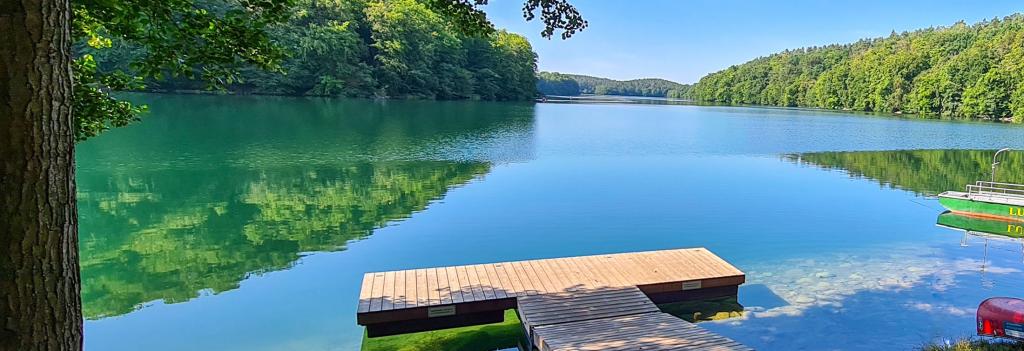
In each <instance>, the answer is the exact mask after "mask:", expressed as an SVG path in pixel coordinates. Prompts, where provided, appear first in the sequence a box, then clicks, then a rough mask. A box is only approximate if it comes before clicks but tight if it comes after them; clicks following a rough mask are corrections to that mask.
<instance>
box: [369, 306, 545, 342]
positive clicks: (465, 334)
mask: <svg viewBox="0 0 1024 351" xmlns="http://www.w3.org/2000/svg"><path fill="white" fill-rule="evenodd" d="M524 339H525V335H523V327H522V326H521V325H520V322H519V317H518V316H517V315H516V311H515V310H506V311H505V321H503V322H501V323H494V324H485V325H479V326H471V327H461V328H452V329H445V330H437V331H428V332H421V333H412V334H404V335H395V336H384V337H378V338H372V339H371V338H363V345H362V350H363V351H420V350H422V351H428V350H429V351H433V350H498V349H503V348H515V347H516V346H517V344H518V343H519V342H520V341H521V340H524Z"/></svg>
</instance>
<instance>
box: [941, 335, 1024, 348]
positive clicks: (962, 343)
mask: <svg viewBox="0 0 1024 351" xmlns="http://www.w3.org/2000/svg"><path fill="white" fill-rule="evenodd" d="M921 350H922V351H1024V342H1003V341H996V340H992V339H974V338H970V339H960V340H955V341H949V342H943V343H936V344H929V345H925V346H924V347H922V348H921Z"/></svg>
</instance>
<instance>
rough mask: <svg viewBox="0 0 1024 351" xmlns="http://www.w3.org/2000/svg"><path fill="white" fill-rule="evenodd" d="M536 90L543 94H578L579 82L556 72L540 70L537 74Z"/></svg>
mask: <svg viewBox="0 0 1024 351" xmlns="http://www.w3.org/2000/svg"><path fill="white" fill-rule="evenodd" d="M537 91H538V92H540V93H541V94H544V95H558V96H576V95H579V94H580V83H577V82H576V80H575V79H572V78H571V77H569V76H568V75H565V74H561V73H558V72H540V73H538V74H537Z"/></svg>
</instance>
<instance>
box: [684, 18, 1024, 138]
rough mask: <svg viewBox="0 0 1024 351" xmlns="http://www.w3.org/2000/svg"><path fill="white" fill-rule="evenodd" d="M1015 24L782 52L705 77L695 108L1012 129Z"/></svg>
mask: <svg viewBox="0 0 1024 351" xmlns="http://www.w3.org/2000/svg"><path fill="white" fill-rule="evenodd" d="M1021 68H1024V16H1022V15H1014V16H1009V17H1005V18H1003V19H993V20H991V21H985V22H980V23H977V24H974V25H970V26H968V25H966V24H964V23H957V24H955V25H953V26H950V27H940V28H929V29H923V30H918V31H914V32H905V33H900V34H897V33H893V34H892V35H890V36H889V37H886V38H875V39H865V40H861V41H858V42H856V43H852V44H845V45H829V46H823V47H810V48H803V49H796V50H787V51H783V52H781V53H777V54H774V55H771V56H768V57H761V58H758V59H755V60H752V61H750V62H747V63H744V64H741V65H737V66H732V67H729V68H727V69H725V70H722V71H719V72H716V73H712V74H709V75H707V76H705V77H704V78H702V79H701V80H700V82H698V83H697V84H695V85H694V87H693V89H692V91H690V93H689V97H691V98H693V99H695V100H701V101H713V102H723V103H736V104H759V105H774V106H794V107H795V106H800V107H820V108H829V109H844V110H858V111H875V112H886V113H908V114H918V115H921V116H927V117H945V118H985V119H1009V118H1011V117H1013V118H1015V120H1018V121H1019V120H1020V119H1021V118H1022V116H1021V115H1022V114H1024V93H1022V92H1020V89H1019V87H1022V84H1024V75H1022V74H1021V73H1020V72H1022V71H1021Z"/></svg>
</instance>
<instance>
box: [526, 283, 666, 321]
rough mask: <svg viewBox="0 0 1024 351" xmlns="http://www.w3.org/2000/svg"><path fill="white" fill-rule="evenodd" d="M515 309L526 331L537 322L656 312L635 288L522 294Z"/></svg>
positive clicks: (651, 304)
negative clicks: (523, 295)
mask: <svg viewBox="0 0 1024 351" xmlns="http://www.w3.org/2000/svg"><path fill="white" fill-rule="evenodd" d="M517 309H518V310H519V318H520V319H521V320H522V322H523V325H525V326H526V327H527V330H529V329H530V328H532V327H536V326H541V325H549V324H558V323H566V322H578V321H584V320H590V319H597V318H608V317H620V316H627V315H631V314H639V313H650V312H660V310H658V306H657V305H655V304H654V303H653V302H651V300H650V299H648V298H647V296H646V295H644V293H643V292H641V291H640V289H637V288H636V287H624V288H605V289H589V290H581V291H577V292H572V293H560V294H544V295H533V296H526V297H522V298H519V301H518V306H517Z"/></svg>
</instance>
